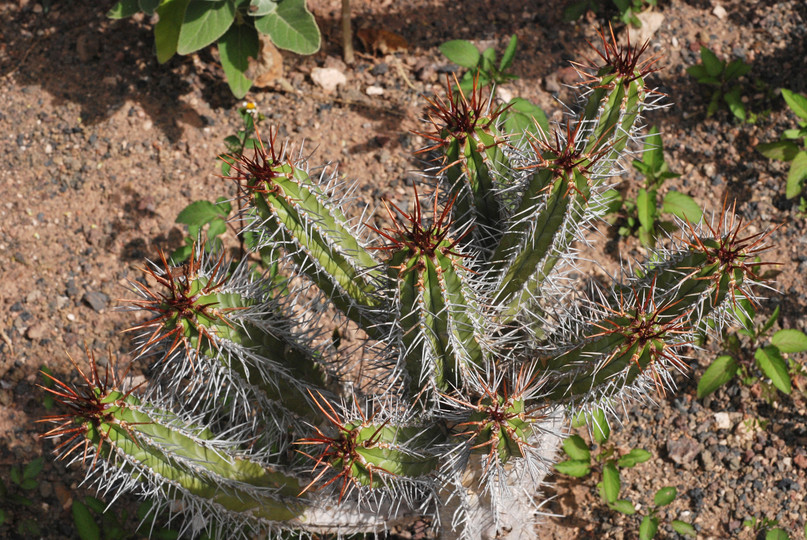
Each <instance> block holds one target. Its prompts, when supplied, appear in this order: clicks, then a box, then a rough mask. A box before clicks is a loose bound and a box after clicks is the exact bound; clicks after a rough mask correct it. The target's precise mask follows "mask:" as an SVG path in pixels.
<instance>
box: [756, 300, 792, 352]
mask: <svg viewBox="0 0 807 540" xmlns="http://www.w3.org/2000/svg"><path fill="white" fill-rule="evenodd" d="M778 318H779V306H776V307H775V308H774V310H773V313H771V316H770V317H768V320H767V321H765V324H763V325H762V328H760V329H759V335H764V334H765V333H767V332H768V330H770V329H771V328H772V327H773V325H774V323H775V322H776V319H778ZM774 345H776V343H774ZM777 346H778V345H777ZM779 350H780V351H783V352H789V351H785V350H783V349H782V348H781V347H779Z"/></svg>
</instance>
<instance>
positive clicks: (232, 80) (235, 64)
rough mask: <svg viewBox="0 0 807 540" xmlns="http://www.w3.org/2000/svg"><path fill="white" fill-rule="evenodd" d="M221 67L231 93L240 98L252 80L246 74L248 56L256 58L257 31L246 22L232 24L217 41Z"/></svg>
mask: <svg viewBox="0 0 807 540" xmlns="http://www.w3.org/2000/svg"><path fill="white" fill-rule="evenodd" d="M218 47H219V58H221V67H222V68H224V76H225V77H227V84H229V85H230V90H231V91H232V93H233V95H234V96H235V97H236V98H238V99H241V98H242V97H244V96H245V95H247V92H249V89H250V87H251V86H252V80H251V79H248V78H247V76H246V72H247V68H249V58H250V57H252V58H257V57H258V50H259V47H260V45H259V43H258V32H257V31H256V30H255V29H254V28H253V27H251V26H249V25H246V24H234V25H233V26H232V27H231V28H230V29H229V30H227V33H226V34H224V35H223V36H222V37H221V39H219V43H218Z"/></svg>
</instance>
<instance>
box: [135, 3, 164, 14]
mask: <svg viewBox="0 0 807 540" xmlns="http://www.w3.org/2000/svg"><path fill="white" fill-rule="evenodd" d="M139 4H140V11H143V12H145V13H146V14H148V15H151V14H153V13H154V10H155V9H157V6H159V5H160V0H139Z"/></svg>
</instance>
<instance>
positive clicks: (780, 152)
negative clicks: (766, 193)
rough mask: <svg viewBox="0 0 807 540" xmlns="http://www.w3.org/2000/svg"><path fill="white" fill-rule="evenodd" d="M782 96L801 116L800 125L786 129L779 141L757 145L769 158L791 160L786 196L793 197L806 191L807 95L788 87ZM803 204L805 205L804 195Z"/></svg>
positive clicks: (797, 114) (784, 89)
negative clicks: (792, 90)
mask: <svg viewBox="0 0 807 540" xmlns="http://www.w3.org/2000/svg"><path fill="white" fill-rule="evenodd" d="M782 97H783V98H785V101H786V102H787V105H788V107H790V110H791V111H793V112H794V113H795V114H796V116H798V117H799V121H798V124H799V127H798V128H797V129H787V130H785V131H784V133H782V137H781V140H779V141H776V142H772V143H763V144H759V145H757V150H758V151H759V152H761V153H762V155H764V156H765V157H767V158H770V159H778V160H781V161H788V162H790V170H789V171H788V173H787V187H786V190H785V196H786V197H787V198H788V199H793V198H795V197H797V196H799V195H801V193H802V192H803V191H804V180H805V179H807V97H805V96H803V95H802V94H797V93H795V92H791V91H790V90H788V89H786V88H782ZM801 205H802V206H805V198H804V197H801Z"/></svg>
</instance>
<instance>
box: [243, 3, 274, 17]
mask: <svg viewBox="0 0 807 540" xmlns="http://www.w3.org/2000/svg"><path fill="white" fill-rule="evenodd" d="M276 9H277V0H252V1H251V2H250V3H249V11H248V13H249V14H250V15H252V16H253V17H261V16H263V15H268V14H270V13H272V12H273V11H274V10H276Z"/></svg>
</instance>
